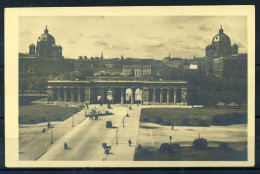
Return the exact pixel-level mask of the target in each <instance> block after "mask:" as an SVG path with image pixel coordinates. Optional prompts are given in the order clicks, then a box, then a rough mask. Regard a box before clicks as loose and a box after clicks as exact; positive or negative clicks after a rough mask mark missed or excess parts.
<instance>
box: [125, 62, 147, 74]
mask: <svg viewBox="0 0 260 174" xmlns="http://www.w3.org/2000/svg"><path fill="white" fill-rule="evenodd" d="M123 75H124V76H125V77H128V76H134V77H149V76H151V75H152V66H151V65H138V64H135V65H124V66H123Z"/></svg>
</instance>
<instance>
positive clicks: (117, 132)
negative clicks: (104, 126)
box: [116, 128, 118, 144]
mask: <svg viewBox="0 0 260 174" xmlns="http://www.w3.org/2000/svg"><path fill="white" fill-rule="evenodd" d="M116 144H118V128H117V129H116Z"/></svg>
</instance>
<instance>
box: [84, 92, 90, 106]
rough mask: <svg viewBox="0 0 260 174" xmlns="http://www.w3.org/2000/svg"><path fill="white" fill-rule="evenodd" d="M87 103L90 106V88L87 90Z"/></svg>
mask: <svg viewBox="0 0 260 174" xmlns="http://www.w3.org/2000/svg"><path fill="white" fill-rule="evenodd" d="M85 102H88V104H90V88H85Z"/></svg>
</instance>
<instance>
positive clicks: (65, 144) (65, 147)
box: [64, 142, 68, 150]
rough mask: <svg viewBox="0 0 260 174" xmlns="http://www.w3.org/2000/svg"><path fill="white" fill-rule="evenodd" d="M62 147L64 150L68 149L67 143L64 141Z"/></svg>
mask: <svg viewBox="0 0 260 174" xmlns="http://www.w3.org/2000/svg"><path fill="white" fill-rule="evenodd" d="M64 149H65V150H67V149H68V145H67V143H66V142H65V143H64Z"/></svg>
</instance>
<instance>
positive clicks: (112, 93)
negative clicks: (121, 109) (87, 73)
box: [110, 88, 115, 104]
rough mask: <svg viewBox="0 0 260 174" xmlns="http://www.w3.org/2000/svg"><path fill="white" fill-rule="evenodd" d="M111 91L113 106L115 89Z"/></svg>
mask: <svg viewBox="0 0 260 174" xmlns="http://www.w3.org/2000/svg"><path fill="white" fill-rule="evenodd" d="M110 91H111V97H112V100H111V103H112V104H115V99H114V98H115V97H114V95H115V89H114V88H111V89H110Z"/></svg>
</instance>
